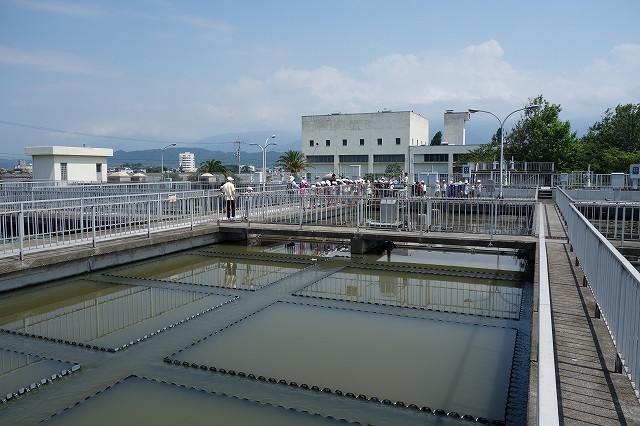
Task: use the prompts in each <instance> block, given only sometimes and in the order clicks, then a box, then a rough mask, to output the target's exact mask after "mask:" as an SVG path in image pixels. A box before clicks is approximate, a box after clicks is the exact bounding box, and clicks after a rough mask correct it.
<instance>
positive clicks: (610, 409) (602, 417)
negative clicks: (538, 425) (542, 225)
mask: <svg viewBox="0 0 640 426" xmlns="http://www.w3.org/2000/svg"><path fill="white" fill-rule="evenodd" d="M542 207H543V209H544V211H545V215H546V219H547V224H548V225H547V229H546V231H547V234H548V237H549V239H547V240H546V241H547V243H546V245H547V253H548V263H549V281H550V287H551V306H552V321H553V328H554V343H555V352H556V374H557V383H558V385H557V386H558V389H557V394H558V406H559V411H560V413H559V415H560V424H561V425H562V424H565V425H569V424H592V425H619V424H622V425H640V402H639V401H638V399H637V398H636V395H635V393H634V391H633V388H632V386H631V383H630V382H629V379H628V378H627V376H626V375H623V374H619V373H615V372H614V371H615V369H614V363H615V359H616V351H615V348H614V346H613V342H612V339H611V336H610V334H609V332H608V330H607V327H606V325H605V323H604V321H603V320H602V319H597V318H595V300H594V297H593V294H592V293H591V290H590V289H589V287H583V285H582V283H583V277H584V274H583V273H582V270H581V268H580V267H579V266H576V257H575V253H573V251H572V248H571V246H570V245H569V243H568V242H567V238H566V233H565V231H564V228H563V224H562V220H561V218H560V217H559V215H558V212H557V209H556V208H555V205H554V204H547V203H545V204H543V205H542Z"/></svg>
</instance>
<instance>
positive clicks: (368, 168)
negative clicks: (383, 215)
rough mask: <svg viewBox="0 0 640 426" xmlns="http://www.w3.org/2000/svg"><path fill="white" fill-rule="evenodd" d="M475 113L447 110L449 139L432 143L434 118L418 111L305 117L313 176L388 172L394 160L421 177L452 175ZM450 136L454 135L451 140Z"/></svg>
mask: <svg viewBox="0 0 640 426" xmlns="http://www.w3.org/2000/svg"><path fill="white" fill-rule="evenodd" d="M468 119H469V113H468V112H465V113H454V112H451V111H447V112H446V113H445V132H444V134H445V135H446V137H445V138H443V144H442V145H439V146H430V145H429V141H430V138H429V120H428V119H427V118H425V117H423V116H421V115H419V114H417V113H415V112H413V111H388V110H384V111H380V112H375V113H357V114H341V113H334V114H327V115H310V116H303V117H302V152H303V153H304V154H305V156H306V157H307V160H308V161H309V163H310V167H309V169H308V170H307V178H308V179H312V180H317V179H319V178H321V177H322V176H324V175H326V174H328V173H336V174H337V175H344V176H353V170H354V167H352V166H355V169H356V170H357V169H358V168H359V170H360V173H359V175H360V176H364V175H365V174H367V173H372V174H383V173H384V171H385V169H386V167H387V166H388V165H389V164H394V163H396V164H401V165H403V167H404V170H405V171H407V172H408V173H409V175H410V176H411V178H410V179H413V180H415V179H417V177H418V176H419V174H420V173H422V172H437V173H439V174H440V175H442V176H443V177H444V178H447V177H448V176H452V175H453V173H454V170H453V167H454V164H455V163H456V161H457V160H458V156H459V155H461V154H464V153H467V152H468V151H470V150H471V149H472V147H469V146H466V145H465V131H464V125H465V122H466V121H467V120H468ZM446 138H448V139H449V140H447V139H446Z"/></svg>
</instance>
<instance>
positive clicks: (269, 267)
mask: <svg viewBox="0 0 640 426" xmlns="http://www.w3.org/2000/svg"><path fill="white" fill-rule="evenodd" d="M308 265H309V264H308V263H303V264H300V263H294V262H273V261H269V260H260V259H243V258H232V257H219V254H215V257H211V256H205V255H200V254H198V255H197V254H182V255H176V256H167V257H166V258H165V259H163V261H162V262H161V263H160V264H159V263H158V262H146V263H142V264H138V265H135V266H131V267H128V268H121V269H119V270H117V271H116V272H114V273H115V274H117V275H124V276H127V277H134V278H148V279H156V280H163V281H172V282H176V283H186V284H196V285H203V286H209V287H224V288H232V289H239V290H257V289H259V288H261V287H264V286H266V285H269V284H271V283H273V282H275V281H278V280H280V279H282V278H285V277H287V276H289V275H291V274H293V273H295V272H297V271H299V270H300V269H302V268H304V267H306V266H308Z"/></svg>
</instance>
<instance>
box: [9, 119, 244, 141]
mask: <svg viewBox="0 0 640 426" xmlns="http://www.w3.org/2000/svg"><path fill="white" fill-rule="evenodd" d="M0 124H6V125H7V126H16V127H24V128H27V129H34V130H44V131H47V132H55V133H64V134H67V135H76V136H88V137H92V138H102V139H114V140H122V141H133V142H149V143H163V144H171V143H177V144H180V145H200V144H202V145H209V144H211V145H215V144H216V143H214V142H206V143H198V142H181V141H168V140H159V139H143V138H130V137H126V136H109V135H98V134H95V133H87V132H77V131H73V130H63V129H53V128H51V127H44V126H37V125H35V124H26V123H17V122H15V121H5V120H0ZM218 143H219V144H227V143H233V142H218Z"/></svg>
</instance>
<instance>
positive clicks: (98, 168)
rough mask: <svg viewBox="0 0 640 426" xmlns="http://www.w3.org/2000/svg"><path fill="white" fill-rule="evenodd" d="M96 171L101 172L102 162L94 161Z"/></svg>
mask: <svg viewBox="0 0 640 426" xmlns="http://www.w3.org/2000/svg"><path fill="white" fill-rule="evenodd" d="M96 173H102V164H101V163H96Z"/></svg>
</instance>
